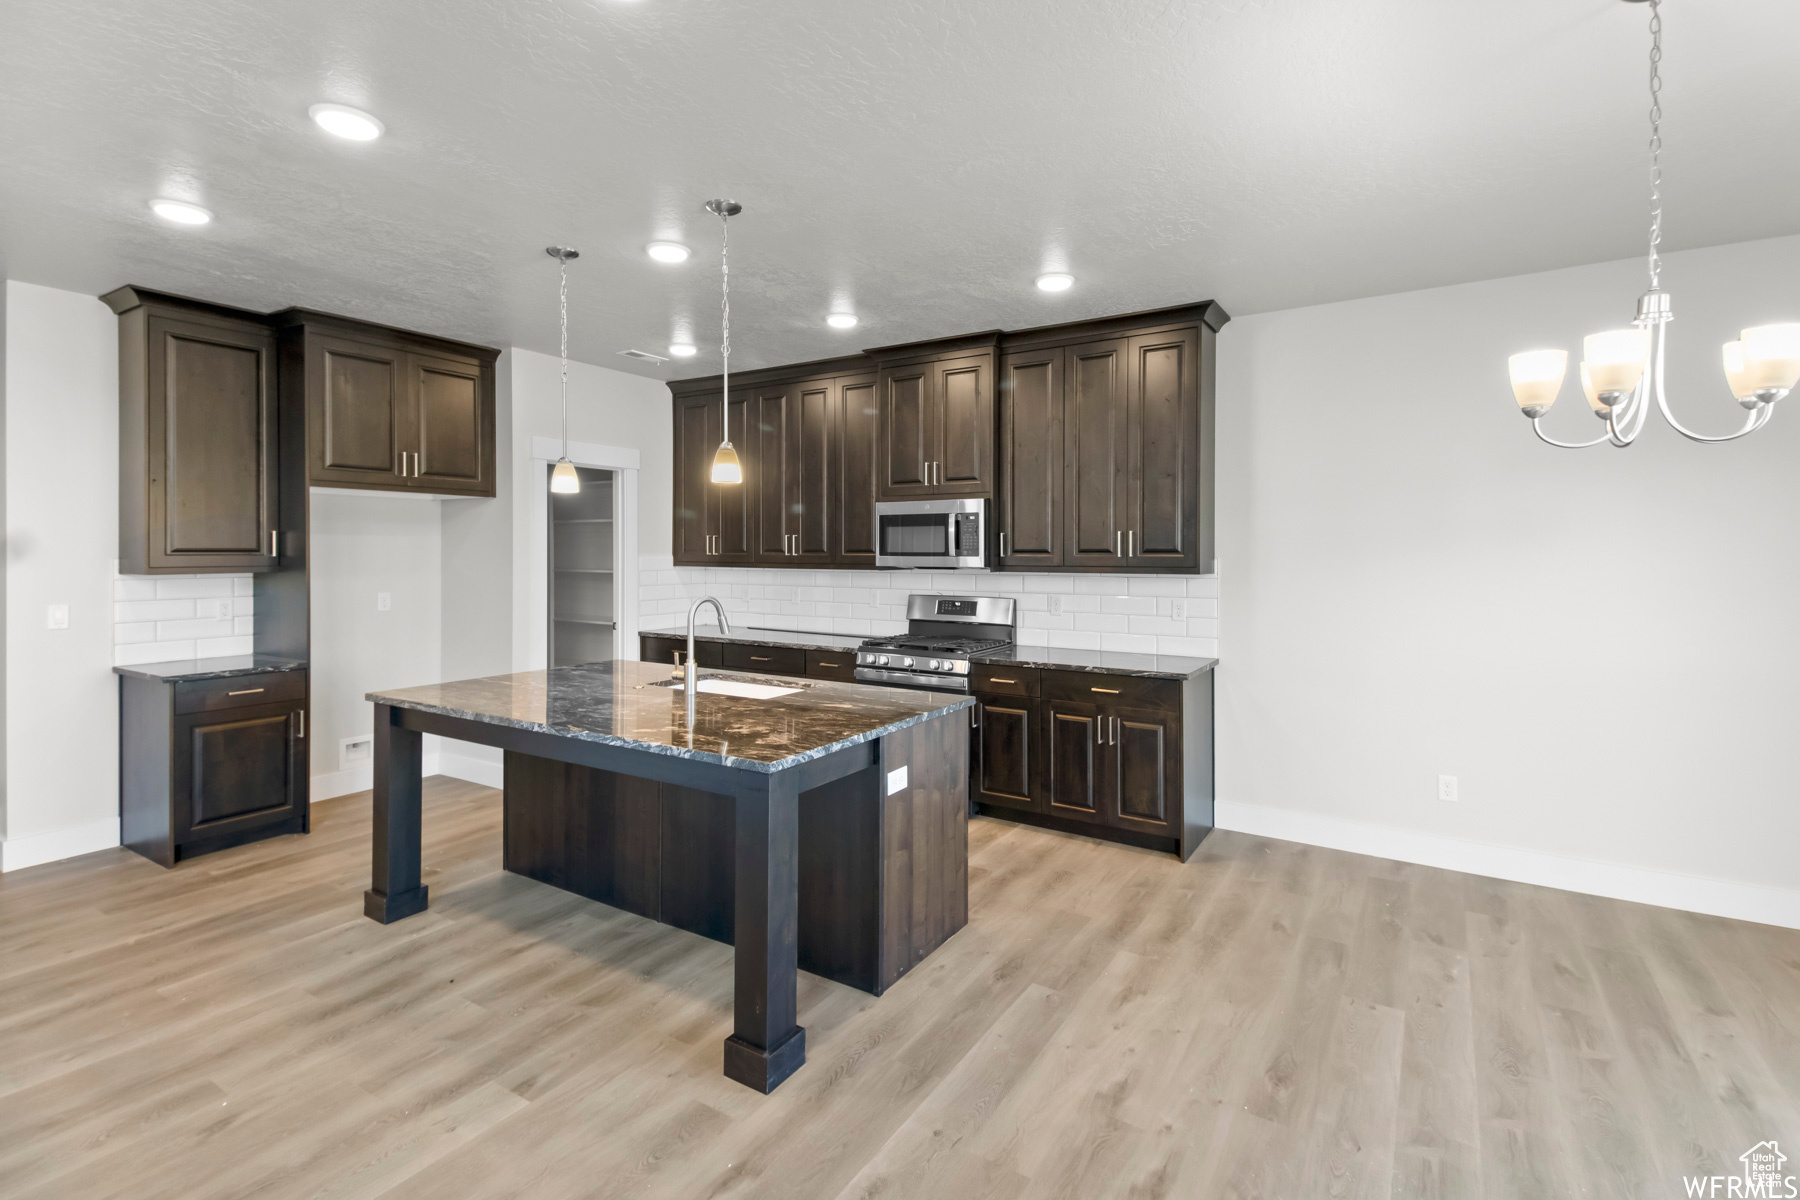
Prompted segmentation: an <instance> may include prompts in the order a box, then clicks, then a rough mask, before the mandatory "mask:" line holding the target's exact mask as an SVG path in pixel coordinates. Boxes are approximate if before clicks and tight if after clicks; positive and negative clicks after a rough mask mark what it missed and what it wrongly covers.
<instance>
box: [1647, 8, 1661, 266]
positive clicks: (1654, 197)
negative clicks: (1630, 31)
mask: <svg viewBox="0 0 1800 1200" xmlns="http://www.w3.org/2000/svg"><path fill="white" fill-rule="evenodd" d="M1661 245H1662V0H1650V290H1651V291H1653V292H1654V291H1656V290H1657V289H1658V288H1659V286H1660V283H1661V278H1662V256H1661V255H1660V254H1659V253H1658V252H1657V251H1658V248H1659V247H1660V246H1661Z"/></svg>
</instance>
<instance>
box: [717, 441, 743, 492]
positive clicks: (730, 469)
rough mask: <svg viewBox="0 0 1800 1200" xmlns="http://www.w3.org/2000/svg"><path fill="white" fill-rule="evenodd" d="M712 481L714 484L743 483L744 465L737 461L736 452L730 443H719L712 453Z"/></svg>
mask: <svg viewBox="0 0 1800 1200" xmlns="http://www.w3.org/2000/svg"><path fill="white" fill-rule="evenodd" d="M712 481H713V482H714V483H742V482H744V465H743V464H742V463H740V462H739V461H738V456H737V451H736V450H735V449H733V448H732V445H731V443H730V442H721V443H719V448H718V449H717V450H715V451H713V465H712Z"/></svg>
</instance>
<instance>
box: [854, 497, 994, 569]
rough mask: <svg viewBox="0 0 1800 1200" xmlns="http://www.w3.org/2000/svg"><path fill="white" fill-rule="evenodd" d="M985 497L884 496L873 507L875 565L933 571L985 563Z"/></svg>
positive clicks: (980, 566)
mask: <svg viewBox="0 0 1800 1200" xmlns="http://www.w3.org/2000/svg"><path fill="white" fill-rule="evenodd" d="M987 539H988V502H987V501H986V500H882V501H878V502H877V503H876V505H875V565H876V566H877V567H929V568H931V569H933V570H940V571H942V570H959V569H977V570H978V569H980V568H983V567H986V566H987Z"/></svg>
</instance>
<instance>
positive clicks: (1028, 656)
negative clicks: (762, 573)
mask: <svg viewBox="0 0 1800 1200" xmlns="http://www.w3.org/2000/svg"><path fill="white" fill-rule="evenodd" d="M638 632H640V633H648V634H652V635H655V636H657V637H677V638H686V637H687V626H685V625H684V626H682V627H681V628H680V629H642V630H639V631H638ZM694 640H695V641H698V642H739V643H742V644H744V645H747V646H798V647H801V648H803V649H807V650H854V649H856V648H857V647H858V646H860V645H862V643H863V639H862V638H861V637H857V636H853V635H850V634H842V633H797V632H794V631H791V630H786V629H745V628H741V627H739V626H736V625H734V626H732V627H731V632H730V633H729V634H723V633H720V632H719V627H718V626H717V625H702V626H700V627H698V628H697V629H695V630H694ZM969 661H971V662H978V663H982V662H985V663H1007V664H1009V665H1012V666H1018V667H1042V668H1045V669H1047V670H1051V671H1086V672H1089V673H1091V674H1095V675H1136V676H1141V677H1143V678H1148V679H1186V678H1188V677H1189V676H1192V675H1198V674H1200V673H1201V672H1203V671H1210V670H1212V669H1213V668H1214V667H1216V666H1218V665H1219V660H1218V659H1216V658H1185V657H1183V656H1181V655H1176V654H1136V653H1132V652H1129V651H1124V650H1063V649H1059V648H1058V647H1056V646H1019V645H1014V646H1008V647H1007V648H1006V649H1004V650H996V651H993V652H991V653H988V654H975V655H971V656H970V659H969Z"/></svg>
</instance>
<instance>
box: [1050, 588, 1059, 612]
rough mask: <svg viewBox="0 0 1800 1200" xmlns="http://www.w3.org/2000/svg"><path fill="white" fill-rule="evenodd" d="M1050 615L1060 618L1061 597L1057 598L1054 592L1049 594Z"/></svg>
mask: <svg viewBox="0 0 1800 1200" xmlns="http://www.w3.org/2000/svg"><path fill="white" fill-rule="evenodd" d="M1050 615H1051V616H1053V617H1060V616H1062V597H1061V596H1058V595H1057V594H1056V593H1055V592H1052V593H1050Z"/></svg>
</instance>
